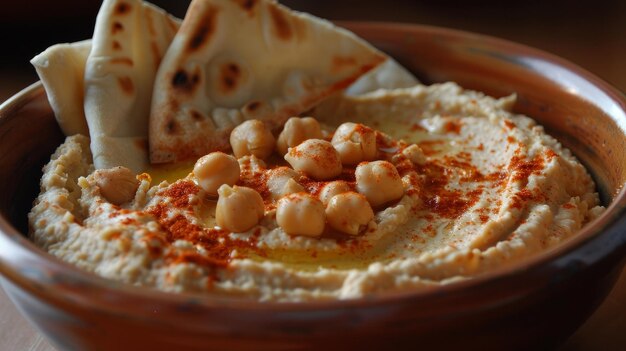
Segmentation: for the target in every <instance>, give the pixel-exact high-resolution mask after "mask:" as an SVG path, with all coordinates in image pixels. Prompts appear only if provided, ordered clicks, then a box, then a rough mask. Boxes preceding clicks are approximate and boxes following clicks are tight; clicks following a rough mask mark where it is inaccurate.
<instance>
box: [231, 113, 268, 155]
mask: <svg viewBox="0 0 626 351" xmlns="http://www.w3.org/2000/svg"><path fill="white" fill-rule="evenodd" d="M275 144H276V141H275V139H274V136H273V135H272V132H271V131H270V130H269V128H268V127H267V126H266V125H265V123H263V122H261V121H259V120H256V119H251V120H249V121H245V122H243V123H241V124H240V125H238V126H237V127H235V129H233V131H232V132H231V133H230V146H231V147H232V148H233V153H234V154H235V157H237V158H241V157H243V156H246V155H254V156H256V157H258V158H260V159H265V158H267V157H268V156H269V155H271V154H272V151H273V150H274V146H275Z"/></svg>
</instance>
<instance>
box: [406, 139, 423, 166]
mask: <svg viewBox="0 0 626 351" xmlns="http://www.w3.org/2000/svg"><path fill="white" fill-rule="evenodd" d="M402 154H403V155H404V156H406V158H408V159H409V160H410V161H411V163H413V164H414V165H423V164H424V163H426V155H424V151H422V148H421V147H419V146H417V145H416V144H411V145H409V146H407V147H406V148H405V149H404V150H402Z"/></svg>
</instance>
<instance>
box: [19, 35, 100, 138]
mask: <svg viewBox="0 0 626 351" xmlns="http://www.w3.org/2000/svg"><path fill="white" fill-rule="evenodd" d="M90 50H91V40H84V41H79V42H76V43H71V44H57V45H53V46H51V47H49V48H48V49H46V50H45V51H44V52H42V53H41V54H39V55H37V56H35V57H34V58H33V59H32V60H31V61H30V63H31V64H32V65H33V66H34V67H35V70H36V71H37V74H38V75H39V79H41V82H42V83H43V86H44V88H45V89H46V94H47V95H48V101H49V102H50V106H51V107H52V111H54V116H55V117H56V119H57V122H58V123H59V126H60V127H61V130H62V131H63V133H65V135H74V134H82V135H89V130H88V129H87V121H86V120H85V112H84V110H83V96H84V84H83V79H84V75H85V61H87V56H88V55H89V51H90Z"/></svg>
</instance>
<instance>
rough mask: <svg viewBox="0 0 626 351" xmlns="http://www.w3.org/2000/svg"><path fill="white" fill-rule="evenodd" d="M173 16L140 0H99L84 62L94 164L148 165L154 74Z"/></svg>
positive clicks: (138, 168) (171, 29)
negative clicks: (149, 121) (90, 45)
mask: <svg viewBox="0 0 626 351" xmlns="http://www.w3.org/2000/svg"><path fill="white" fill-rule="evenodd" d="M178 27H179V21H178V20H177V19H175V18H173V17H171V16H170V15H168V14H167V13H166V12H165V11H163V10H161V9H160V8H157V7H155V6H153V5H150V4H148V3H145V2H143V1H140V0H105V1H104V2H103V3H102V7H101V8H100V12H99V13H98V17H97V19H96V26H95V31H94V35H93V47H92V49H91V52H90V54H89V57H88V58H87V63H86V67H85V103H84V109H85V116H86V118H87V124H88V126H89V135H90V137H91V151H92V153H93V158H94V165H95V167H96V168H97V169H101V168H110V167H114V166H125V167H128V168H130V169H132V170H133V171H135V172H141V171H144V170H145V169H146V167H147V165H148V149H147V136H148V117H149V114H150V112H149V111H150V100H151V98H152V87H153V82H154V76H155V74H156V71H157V68H158V67H159V64H160V62H161V59H162V57H163V55H164V54H165V52H166V49H167V47H168V46H169V44H170V42H171V40H172V38H173V37H174V34H175V33H176V31H177V30H178Z"/></svg>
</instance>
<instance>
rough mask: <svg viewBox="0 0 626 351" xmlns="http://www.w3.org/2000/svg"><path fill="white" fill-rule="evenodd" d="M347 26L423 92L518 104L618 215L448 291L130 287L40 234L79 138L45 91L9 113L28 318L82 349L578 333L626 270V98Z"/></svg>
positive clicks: (7, 223) (14, 280)
mask: <svg viewBox="0 0 626 351" xmlns="http://www.w3.org/2000/svg"><path fill="white" fill-rule="evenodd" d="M343 25H345V26H346V27H348V28H349V29H351V30H353V31H354V32H356V33H357V34H359V35H360V36H362V37H364V38H365V39H366V40H368V41H370V42H371V43H373V44H374V45H376V46H377V47H379V48H381V49H382V50H384V51H386V52H388V53H389V54H390V55H392V56H393V57H395V58H396V59H397V60H398V61H399V62H400V63H401V64H403V65H404V66H406V67H408V68H409V69H410V70H411V71H413V72H415V73H416V74H417V75H418V77H419V78H420V79H421V80H422V81H423V82H426V83H433V82H443V81H456V82H457V83H459V84H460V85H461V86H463V87H465V88H470V89H476V90H479V91H483V92H485V93H487V94H489V95H492V96H496V97H500V96H505V95H508V94H511V93H516V94H517V95H518V102H517V104H516V106H515V111H516V112H519V113H523V114H526V115H529V116H531V117H533V118H534V119H536V120H537V121H538V122H539V123H540V124H542V125H544V126H545V128H546V130H547V132H548V133H549V134H551V135H553V136H555V137H556V138H557V139H558V140H560V141H561V142H562V143H563V144H564V145H565V146H566V147H568V148H569V149H570V150H572V151H573V152H574V154H575V155H576V156H577V157H578V158H579V159H580V160H581V161H582V162H583V163H584V164H585V165H586V166H587V168H588V169H589V171H590V173H591V174H592V175H593V177H594V179H595V181H596V182H597V184H598V190H599V192H600V193H601V198H602V201H603V203H604V204H605V205H607V207H608V209H607V211H606V212H605V213H604V214H603V215H602V216H601V217H600V218H598V219H596V220H595V221H594V222H593V223H590V224H589V225H587V226H586V227H585V228H584V229H583V230H582V231H581V232H580V233H579V234H578V235H576V236H575V238H573V239H571V240H568V241H567V242H566V243H564V244H562V245H559V246H558V247H556V248H554V249H552V250H550V251H548V252H545V253H541V254H539V255H537V256H534V257H532V258H530V259H528V260H525V261H523V262H520V263H519V264H516V265H515V266H512V267H506V268H503V269H500V270H496V271H493V272H490V273H488V274H484V275H481V276H479V277H476V278H474V279H471V280H467V281H463V282H460V283H455V284H450V285H447V286H444V287H442V288H440V289H437V290H434V291H419V292H403V293H388V294H383V295H380V296H373V297H369V298H365V299H357V300H350V301H327V302H312V303H288V304H281V303H258V302H255V301H241V300H232V299H223V298H220V299H217V298H210V297H199V296H190V295H175V294H167V293H163V292H159V291H152V290H146V289H141V288H138V287H132V286H127V285H124V284H121V283H118V282H112V281H109V280H105V279H102V278H99V277H96V276H94V275H92V274H90V273H86V272H83V271H81V270H79V269H77V268H75V267H73V266H71V265H69V264H66V263H64V262H61V261H59V260H57V259H56V258H54V257H52V256H51V255H49V254H47V253H45V252H43V251H42V250H40V249H39V248H37V247H35V246H34V245H33V244H32V243H31V242H30V241H29V240H28V239H27V238H26V237H25V233H27V223H26V214H27V213H28V211H29V209H30V207H31V204H32V201H33V200H34V198H35V197H36V194H37V193H38V191H39V187H38V182H39V178H40V177H41V167H42V166H43V164H44V163H45V162H47V161H48V160H49V158H50V155H51V154H52V152H53V151H54V149H55V148H56V147H57V146H58V145H59V144H60V143H61V142H62V141H63V138H64V137H63V135H62V133H61V132H60V130H59V128H58V125H57V124H56V121H55V120H54V116H53V114H52V111H51V109H50V106H49V105H48V103H47V100H46V96H45V92H44V91H43V88H42V86H41V84H39V83H36V84H34V85H33V86H31V87H29V88H27V89H25V90H24V91H22V92H20V93H18V94H17V95H15V96H14V97H13V98H11V99H10V100H9V101H7V102H5V103H4V104H3V105H2V106H1V107H0V273H2V276H1V279H0V281H1V282H2V285H3V287H4V288H5V290H6V292H7V293H8V295H9V296H10V298H11V299H12V300H13V302H15V304H16V305H17V306H18V307H19V309H20V310H21V311H22V313H23V314H25V315H26V316H27V318H29V320H30V321H31V322H32V323H34V324H35V325H36V326H37V327H38V328H39V329H40V330H41V331H42V332H43V333H44V334H45V335H46V336H47V337H49V338H50V339H51V341H52V342H53V343H54V344H55V345H57V346H58V347H59V348H62V349H70V350H85V349H98V350H116V349H122V348H123V349H132V348H135V349H150V350H170V349H176V350H182V349H189V350H196V349H197V350H200V349H202V350H224V349H230V350H246V349H257V350H293V349H303V348H322V347H323V348H324V349H329V350H330V349H332V350H335V349H337V350H339V349H345V348H346V347H350V348H357V347H358V348H365V349H372V348H381V349H382V348H385V349H389V348H391V347H394V348H413V346H416V345H420V347H424V348H435V347H436V348H443V349H447V348H452V347H455V348H456V347H459V348H460V347H463V348H470V349H474V348H478V347H482V348H487V349H504V348H506V349H528V348H531V347H537V346H542V347H546V346H548V347H549V346H554V345H557V344H558V343H559V342H561V341H563V340H564V339H565V338H566V337H567V336H568V335H569V334H571V333H572V332H573V331H574V330H575V329H576V328H577V327H578V326H579V325H580V324H581V323H582V322H583V321H584V320H585V319H586V318H587V317H588V316H589V315H590V314H591V312H592V311H593V310H594V309H595V308H596V307H597V306H598V305H599V304H600V302H601V301H602V299H603V298H604V297H605V296H606V294H607V293H608V291H609V290H610V289H611V287H612V285H613V284H614V282H615V280H616V278H617V276H618V275H619V273H620V272H621V269H622V267H623V264H624V251H625V249H626V233H625V232H626V217H625V215H624V212H625V205H626V194H625V193H624V190H623V189H622V186H623V184H624V183H625V181H626V170H625V168H624V166H625V165H626V98H625V97H624V96H623V95H622V94H620V93H619V92H618V91H616V90H615V89H614V88H612V87H611V86H609V85H607V84H606V83H604V82H603V81H601V80H600V79H598V78H597V77H595V76H593V75H592V74H590V73H588V72H586V71H584V70H582V69H580V68H578V67H576V66H574V65H572V64H571V63H568V62H566V61H564V60H562V59H559V58H557V57H554V56H552V55H549V54H546V53H544V52H541V51H538V50H535V49H531V48H528V47H525V46H522V45H519V44H514V43H511V42H507V41H503V40H499V39H495V38H490V37H486V36H480V35H475V34H470V33H466V32H460V31H454V30H448V29H442V28H435V27H427V26H418V25H402V24H384V23H356V22H354V23H343Z"/></svg>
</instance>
